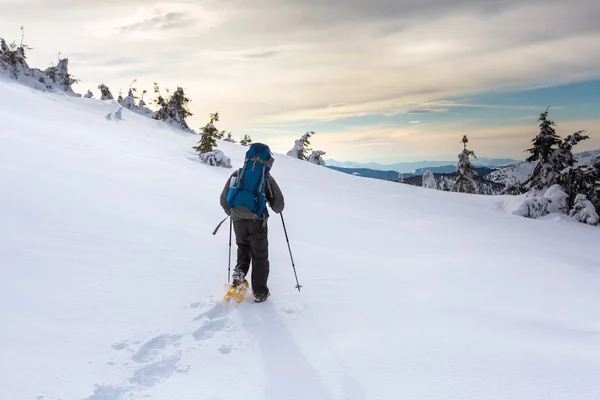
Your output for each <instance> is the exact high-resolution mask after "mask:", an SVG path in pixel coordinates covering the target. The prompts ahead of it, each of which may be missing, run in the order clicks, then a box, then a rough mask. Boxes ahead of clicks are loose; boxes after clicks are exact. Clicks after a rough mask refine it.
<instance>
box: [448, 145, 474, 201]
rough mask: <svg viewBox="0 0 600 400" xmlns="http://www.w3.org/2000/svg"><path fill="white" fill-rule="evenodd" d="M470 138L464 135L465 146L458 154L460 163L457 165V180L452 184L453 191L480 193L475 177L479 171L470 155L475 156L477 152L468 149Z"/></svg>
mask: <svg viewBox="0 0 600 400" xmlns="http://www.w3.org/2000/svg"><path fill="white" fill-rule="evenodd" d="M468 142H469V140H468V139H467V136H466V135H464V136H463V138H462V143H463V146H464V149H463V151H462V152H461V153H460V154H459V155H458V165H457V166H456V181H455V182H454V185H453V186H452V191H453V192H461V193H478V186H477V181H476V179H475V177H476V176H477V172H476V171H475V167H474V166H473V164H471V160H470V159H469V157H470V156H473V157H475V158H477V156H475V153H474V152H473V151H471V150H467V143H468Z"/></svg>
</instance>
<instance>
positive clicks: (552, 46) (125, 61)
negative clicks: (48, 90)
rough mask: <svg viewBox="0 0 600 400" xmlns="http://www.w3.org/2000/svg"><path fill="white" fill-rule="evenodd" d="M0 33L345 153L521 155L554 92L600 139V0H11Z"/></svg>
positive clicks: (287, 137) (246, 128) (284, 140)
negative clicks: (466, 150)
mask: <svg viewBox="0 0 600 400" xmlns="http://www.w3.org/2000/svg"><path fill="white" fill-rule="evenodd" d="M0 10H2V12H0V37H4V38H5V39H7V40H8V41H12V40H15V39H16V40H17V41H18V40H19V38H20V30H19V27H20V26H21V25H24V26H25V35H26V37H25V42H26V43H27V44H28V45H30V46H31V47H33V50H32V51H30V52H29V61H30V64H31V65H33V66H35V67H38V68H45V67H47V66H49V65H50V64H51V63H53V62H55V61H56V59H57V56H58V53H59V52H60V53H61V56H67V57H69V59H70V69H71V72H72V73H73V74H74V75H75V76H76V77H78V78H79V79H81V83H80V84H79V85H78V86H77V90H78V91H79V92H81V93H84V92H85V91H86V90H87V89H92V91H93V92H94V93H95V94H98V90H97V86H98V84H99V83H100V82H103V83H105V84H107V85H108V86H109V87H110V88H111V90H112V91H113V93H115V94H116V93H117V92H118V91H119V89H123V90H124V91H126V90H127V88H128V87H129V84H130V82H131V81H132V80H133V79H137V87H138V88H139V89H147V90H149V91H150V92H151V91H152V83H153V82H155V81H156V82H158V83H159V84H160V85H161V87H169V88H171V89H175V88H176V87H177V86H181V87H183V88H184V89H185V91H186V93H187V95H188V96H189V98H190V99H191V100H192V101H191V103H190V109H191V111H192V112H193V113H194V116H193V117H192V118H190V121H189V122H190V124H191V126H192V127H193V128H194V129H196V130H197V129H198V128H199V127H200V126H202V125H203V124H204V123H206V120H207V118H208V114H209V113H211V112H215V111H219V112H220V115H221V121H220V124H219V125H217V127H218V128H219V129H224V130H227V131H231V132H232V133H233V135H234V137H235V138H239V137H241V136H243V134H245V133H248V134H250V135H251V136H252V138H253V139H254V140H255V141H258V140H260V141H264V142H266V143H268V144H270V145H271V146H272V147H273V149H274V150H276V151H282V152H285V151H287V150H289V149H290V148H291V147H292V145H293V142H294V140H295V139H296V138H298V137H299V136H301V135H302V134H303V133H304V132H305V131H308V130H314V131H316V135H315V136H314V138H313V140H312V143H313V148H315V149H322V150H325V151H327V156H328V157H329V158H333V159H336V160H353V161H379V162H394V161H412V160H422V159H429V160H432V159H444V160H452V159H456V155H457V153H458V152H459V151H460V150H461V145H460V139H461V136H462V134H464V133H466V134H468V135H469V138H470V144H471V147H472V149H473V150H475V152H476V153H477V155H478V156H481V157H512V158H519V159H522V158H523V157H524V156H525V154H524V152H523V150H524V149H525V148H527V147H528V145H529V142H530V140H531V139H532V137H533V136H534V135H535V134H536V133H537V117H538V116H539V114H540V113H541V112H543V111H544V110H545V109H546V107H548V106H550V107H551V108H550V116H551V118H552V119H554V120H555V122H556V124H557V131H558V133H559V134H561V135H566V134H568V133H571V132H573V131H576V130H579V129H585V130H587V131H588V133H589V134H590V135H591V136H592V139H591V140H588V141H587V142H584V143H582V144H581V145H580V147H579V149H580V150H585V149H592V148H600V119H599V116H600V23H599V22H598V21H600V1H598V0H570V1H567V0H561V1H558V0H543V1H542V0H454V1H446V0H412V1H409V0H370V1H368V0H197V1H185V0H183V1H168V2H157V1H150V0H126V1H123V0H104V1H101V2H100V1H91V0H0Z"/></svg>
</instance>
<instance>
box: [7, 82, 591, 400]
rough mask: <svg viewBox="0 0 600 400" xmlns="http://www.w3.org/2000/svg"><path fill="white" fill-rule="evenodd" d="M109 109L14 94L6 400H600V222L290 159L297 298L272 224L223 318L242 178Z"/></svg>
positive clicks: (10, 88)
mask: <svg viewBox="0 0 600 400" xmlns="http://www.w3.org/2000/svg"><path fill="white" fill-rule="evenodd" d="M111 105H112V106H111ZM114 105H115V103H114V102H112V101H105V102H102V101H99V100H94V99H85V98H71V97H68V96H65V95H59V94H49V93H42V92H38V91H35V90H32V89H29V88H27V87H23V86H20V85H19V84H18V83H15V82H13V81H7V80H4V79H3V78H0V160H1V161H0V162H1V163H2V164H1V168H0V188H2V195H1V196H0V221H2V223H1V224H0V266H1V276H2V280H1V281H0V327H1V329H0V355H1V357H0V399H10V400H20V399H38V400H39V399H43V400H49V399H52V400H54V399H63V400H71V399H77V400H79V399H94V400H100V399H102V400H107V399H112V400H114V399H140V398H148V399H165V400H171V399H207V400H208V399H211V400H215V399H228V400H236V399H278V400H281V399H311V400H315V399H323V400H326V399H346V400H364V399H369V400H370V399H418V400H429V399H444V400H471V399H472V400H481V399H485V400H492V399H494V400H496V399H497V400H508V399H510V400H532V399H544V400H565V399H573V400H592V399H594V400H597V399H599V398H600V380H599V379H598V376H600V350H598V349H599V348H600V307H598V305H599V304H600V290H599V289H600V274H599V272H600V249H599V246H598V243H600V229H598V228H597V227H590V226H587V225H584V224H580V223H577V222H574V221H572V220H569V219H568V218H563V217H561V216H558V215H550V216H547V217H545V218H542V219H540V220H530V219H526V218H521V217H517V216H514V215H511V214H510V212H511V211H512V210H513V209H514V208H515V207H516V206H517V205H518V204H519V203H520V201H521V200H522V197H520V198H515V197H509V196H493V197H492V196H489V197H487V196H475V195H462V194H457V193H449V192H442V191H436V190H428V189H424V188H419V187H414V186H410V185H402V184H397V183H393V182H386V181H381V180H375V179H368V178H360V177H356V176H351V175H347V174H343V173H339V172H336V171H333V170H330V169H327V168H323V167H320V166H317V165H314V164H310V163H307V162H304V161H299V160H295V159H292V158H291V157H288V156H285V155H282V154H276V155H275V158H276V161H275V165H274V167H273V176H274V177H275V179H276V180H277V181H278V183H279V184H280V186H281V188H282V190H283V192H284V194H285V196H286V209H285V211H284V217H285V222H286V226H287V228H288V233H289V237H290V244H291V248H292V252H293V256H294V260H295V262H296V267H297V270H298V276H299V279H300V283H301V284H302V285H303V290H302V292H301V293H299V292H298V291H297V290H296V289H295V288H294V286H295V280H294V275H293V271H292V267H291V262H290V257H289V253H288V248H287V244H286V242H285V236H284V233H283V230H282V226H281V225H282V224H281V220H280V218H279V216H278V215H274V216H273V218H272V219H271V221H270V225H269V226H270V244H271V247H270V254H271V265H272V267H271V279H270V286H271V291H272V293H273V295H272V296H271V298H270V299H269V300H268V301H267V302H265V303H262V304H258V305H252V304H242V305H240V306H234V307H231V308H229V309H228V308H225V307H223V305H222V303H221V301H220V298H221V296H222V294H223V292H224V285H225V284H226V282H227V257H228V233H229V232H228V225H227V224H224V226H223V227H222V228H221V230H220V231H219V232H218V234H217V235H216V236H213V235H212V231H213V229H214V227H215V225H216V224H217V222H219V221H220V220H221V219H222V218H223V217H224V216H225V215H224V213H223V211H222V210H221V208H220V206H219V201H218V199H219V194H220V191H221V189H222V187H223V185H224V183H225V181H226V179H227V177H228V175H229V174H230V173H231V172H232V170H231V169H225V168H216V167H210V166H207V165H203V164H201V163H199V162H198V161H197V155H196V154H195V153H194V151H193V150H192V149H191V147H192V146H193V145H194V144H195V143H196V142H197V140H198V137H197V136H192V135H188V134H183V133H180V132H178V131H176V130H173V129H171V128H169V127H166V126H165V125H164V124H162V123H159V122H157V121H153V120H150V119H148V118H145V117H142V116H140V115H137V114H134V113H131V112H128V111H127V110H123V112H122V113H123V120H122V121H115V120H111V121H107V120H106V119H105V118H104V116H105V115H106V114H108V112H109V111H110V109H111V107H112V111H115V110H116V107H115V106H114ZM267 143H268V142H267ZM219 147H220V148H221V149H222V150H223V151H224V152H225V154H227V155H228V156H229V157H231V159H232V164H233V166H234V168H235V167H238V166H239V165H240V164H241V162H242V160H243V155H244V150H245V149H246V148H244V147H242V146H239V145H236V144H231V143H227V142H220V143H219ZM233 254H234V255H235V249H234V251H233Z"/></svg>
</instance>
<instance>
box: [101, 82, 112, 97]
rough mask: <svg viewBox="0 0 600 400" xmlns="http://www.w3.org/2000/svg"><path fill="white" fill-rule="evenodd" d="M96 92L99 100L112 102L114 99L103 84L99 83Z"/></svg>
mask: <svg viewBox="0 0 600 400" xmlns="http://www.w3.org/2000/svg"><path fill="white" fill-rule="evenodd" d="M98 90H100V100H113V99H114V97H113V95H112V93H111V92H110V89H109V88H108V86H106V85H105V84H104V83H101V84H100V85H98Z"/></svg>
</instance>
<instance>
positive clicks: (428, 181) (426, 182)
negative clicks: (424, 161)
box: [421, 170, 437, 189]
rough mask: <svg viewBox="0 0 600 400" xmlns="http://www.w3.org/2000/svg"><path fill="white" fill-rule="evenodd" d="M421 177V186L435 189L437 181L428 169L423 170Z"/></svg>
mask: <svg viewBox="0 0 600 400" xmlns="http://www.w3.org/2000/svg"><path fill="white" fill-rule="evenodd" d="M421 179H422V181H423V182H422V186H423V187H424V188H428V189H437V182H436V181H435V176H434V175H433V172H431V171H430V170H427V171H425V173H424V174H423V176H422V177H421Z"/></svg>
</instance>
